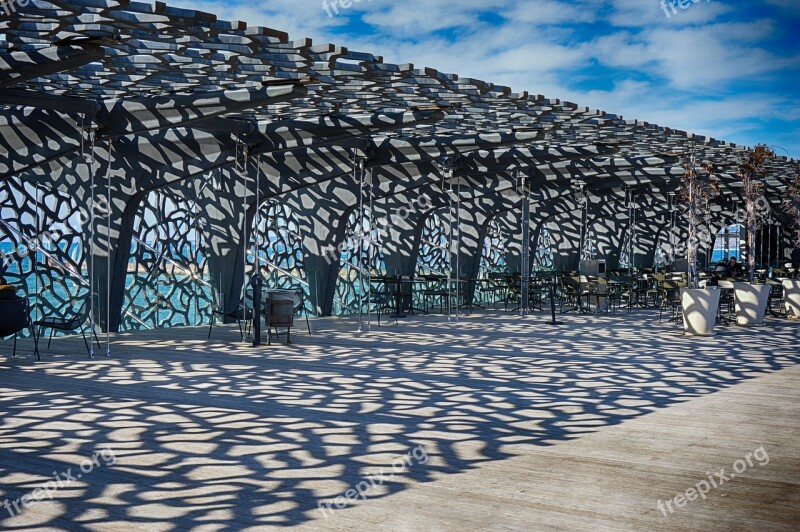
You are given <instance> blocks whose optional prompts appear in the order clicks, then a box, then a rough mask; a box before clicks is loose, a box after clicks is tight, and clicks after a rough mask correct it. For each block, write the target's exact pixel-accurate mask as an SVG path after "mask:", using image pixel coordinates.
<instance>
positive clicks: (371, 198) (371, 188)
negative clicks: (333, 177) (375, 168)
mask: <svg viewBox="0 0 800 532" xmlns="http://www.w3.org/2000/svg"><path fill="white" fill-rule="evenodd" d="M364 172H365V173H366V172H369V178H368V179H367V186H368V187H369V188H368V191H369V236H370V241H372V231H373V228H374V224H375V209H374V208H373V207H374V199H375V188H374V183H373V182H372V178H373V175H372V168H368V169H367V168H365V169H364ZM386 202H387V203H388V202H389V198H388V196H387V198H386ZM387 216H388V210H387ZM375 240H376V242H372V243H373V244H374V245H376V246H378V249H377V250H376V256H378V257H380V252H381V250H382V248H381V240H380V235H379V234H378V232H377V231H376V234H375ZM381 273H383V272H381ZM371 295H372V264H371V261H370V268H369V269H368V270H367V331H371V330H372V304H371V303H370V296H371ZM412 306H413V303H412ZM398 315H399V313H398Z"/></svg>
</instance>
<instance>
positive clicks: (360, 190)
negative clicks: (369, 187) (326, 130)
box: [353, 155, 402, 332]
mask: <svg viewBox="0 0 800 532" xmlns="http://www.w3.org/2000/svg"><path fill="white" fill-rule="evenodd" d="M356 173H358V176H356V175H355V174H356ZM353 174H354V175H353V178H354V179H356V178H357V179H358V211H359V219H358V232H357V236H358V288H359V290H358V292H359V294H358V332H362V330H363V322H364V259H363V253H364V172H363V171H362V168H361V161H360V160H359V159H358V156H355V155H354V157H353ZM367 262H369V261H367ZM367 267H369V264H367ZM398 297H399V294H398ZM401 303H402V301H401ZM397 313H398V314H399V313H400V309H399V308H398V309H397Z"/></svg>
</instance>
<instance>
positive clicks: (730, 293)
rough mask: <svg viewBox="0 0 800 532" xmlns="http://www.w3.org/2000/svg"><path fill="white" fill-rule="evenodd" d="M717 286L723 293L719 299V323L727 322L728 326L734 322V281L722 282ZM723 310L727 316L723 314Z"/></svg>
mask: <svg viewBox="0 0 800 532" xmlns="http://www.w3.org/2000/svg"><path fill="white" fill-rule="evenodd" d="M717 286H718V287H719V289H720V290H722V293H721V294H720V297H719V310H718V312H717V321H719V322H725V323H726V324H728V323H730V322H731V321H733V317H732V316H733V311H734V309H735V306H736V297H735V294H734V290H733V281H731V280H720V281H718V282H717ZM722 309H725V315H724V316H723V314H722Z"/></svg>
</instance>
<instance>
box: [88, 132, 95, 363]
mask: <svg viewBox="0 0 800 532" xmlns="http://www.w3.org/2000/svg"><path fill="white" fill-rule="evenodd" d="M89 134H90V135H91V137H90V140H89V144H90V149H91V150H92V151H91V156H90V157H91V159H90V161H91V162H90V165H89V173H90V174H91V175H90V187H91V198H90V200H89V209H90V212H89V220H90V222H89V223H90V224H91V228H90V229H89V238H91V242H90V246H89V253H90V256H89V326H90V327H91V331H90V333H91V334H94V311H95V308H94V296H95V294H94V273H95V271H94V255H95V243H94V237H95V227H94V226H95V212H94V211H95V204H94V162H95V153H94V132H90V133H89ZM90 339H91V337H90ZM89 358H94V342H89Z"/></svg>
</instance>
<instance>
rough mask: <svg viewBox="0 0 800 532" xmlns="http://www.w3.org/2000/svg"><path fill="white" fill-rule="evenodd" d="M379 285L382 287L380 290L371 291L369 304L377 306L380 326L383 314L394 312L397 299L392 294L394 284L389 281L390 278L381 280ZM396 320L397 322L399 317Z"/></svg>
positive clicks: (376, 310) (376, 311)
mask: <svg viewBox="0 0 800 532" xmlns="http://www.w3.org/2000/svg"><path fill="white" fill-rule="evenodd" d="M378 286H379V287H380V288H379V289H378V290H376V291H371V292H370V299H369V304H370V305H374V307H375V314H376V315H377V316H378V327H380V325H381V314H391V313H393V312H394V311H395V308H394V305H395V301H394V299H393V295H392V293H393V292H392V286H394V285H393V284H392V283H390V282H389V281H388V278H385V279H383V280H382V281H380V282H379V285H378ZM394 321H395V323H397V318H395V320H394Z"/></svg>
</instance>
